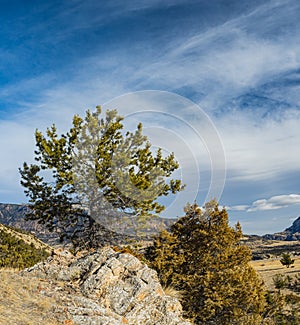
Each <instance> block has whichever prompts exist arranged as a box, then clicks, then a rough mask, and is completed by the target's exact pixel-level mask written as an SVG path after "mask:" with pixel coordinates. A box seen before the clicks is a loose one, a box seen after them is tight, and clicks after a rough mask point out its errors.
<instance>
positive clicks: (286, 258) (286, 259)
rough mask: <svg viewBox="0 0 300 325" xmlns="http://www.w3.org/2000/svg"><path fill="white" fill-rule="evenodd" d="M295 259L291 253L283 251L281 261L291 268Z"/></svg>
mask: <svg viewBox="0 0 300 325" xmlns="http://www.w3.org/2000/svg"><path fill="white" fill-rule="evenodd" d="M294 262H295V260H292V258H291V255H290V254H289V253H283V254H282V258H281V260H280V263H281V264H282V265H285V266H286V267H287V268H289V267H290V266H291V265H292V264H294Z"/></svg>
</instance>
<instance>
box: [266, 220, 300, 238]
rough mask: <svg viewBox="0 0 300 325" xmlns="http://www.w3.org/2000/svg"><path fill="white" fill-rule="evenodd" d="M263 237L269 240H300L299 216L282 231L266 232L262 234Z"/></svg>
mask: <svg viewBox="0 0 300 325" xmlns="http://www.w3.org/2000/svg"><path fill="white" fill-rule="evenodd" d="M263 238H264V239H271V240H287V241H290V240H300V217H298V218H297V219H296V220H295V221H294V222H293V224H292V225H291V226H290V227H288V228H286V229H285V230H284V231H282V232H278V233H275V234H267V235H264V236H263Z"/></svg>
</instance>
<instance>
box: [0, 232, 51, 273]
mask: <svg viewBox="0 0 300 325" xmlns="http://www.w3.org/2000/svg"><path fill="white" fill-rule="evenodd" d="M15 233H16V231H15V230H14V232H11V231H10V229H8V228H6V227H4V226H1V228H0V267H12V268H19V269H22V268H26V267H30V266H33V265H34V264H36V263H38V262H40V261H41V260H44V259H46V258H47V257H48V256H49V252H47V251H46V249H45V248H44V247H40V248H37V247H35V244H34V242H31V243H30V244H29V243H28V242H26V241H25V240H23V239H22V234H21V233H20V235H19V236H16V235H15Z"/></svg>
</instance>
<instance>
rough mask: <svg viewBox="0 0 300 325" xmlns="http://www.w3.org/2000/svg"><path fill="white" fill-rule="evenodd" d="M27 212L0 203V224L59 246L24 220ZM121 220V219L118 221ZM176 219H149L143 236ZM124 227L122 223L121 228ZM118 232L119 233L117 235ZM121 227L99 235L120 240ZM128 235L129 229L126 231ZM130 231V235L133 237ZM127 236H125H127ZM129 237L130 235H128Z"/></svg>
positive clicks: (39, 227) (54, 236) (36, 225)
mask: <svg viewBox="0 0 300 325" xmlns="http://www.w3.org/2000/svg"><path fill="white" fill-rule="evenodd" d="M28 211H29V207H28V206H27V205H26V204H9V203H0V224H3V225H7V226H10V227H14V228H18V229H22V230H25V231H27V232H30V233H33V234H34V235H35V236H36V237H38V238H39V239H41V240H42V241H43V242H45V243H47V244H49V245H57V244H59V236H58V235H57V234H56V233H55V232H53V233H51V232H50V231H48V230H47V229H46V227H45V226H43V225H41V224H39V223H38V222H37V221H35V220H25V217H26V213H27V212H28ZM119 220H121V219H119ZM176 220H177V219H166V218H154V219H151V220H150V221H149V222H148V224H147V226H146V227H145V228H144V231H145V234H147V235H148V236H151V235H153V234H155V233H158V232H159V231H161V230H162V229H166V228H169V227H170V226H171V225H172V224H173V223H174V222H176ZM124 227H126V224H125V223H124V225H123V228H124ZM118 230H119V232H120V233H118ZM123 230H124V229H122V225H121V223H120V222H118V223H117V224H116V225H115V229H114V228H113V227H112V228H111V229H110V230H109V229H107V231H105V229H104V228H103V232H102V233H101V236H102V237H105V236H107V237H109V236H113V237H115V239H118V240H121V238H122V237H124V236H125V231H124V235H123ZM127 231H128V232H129V233H130V231H131V230H130V229H127ZM133 231H134V230H133V229H132V235H133V236H134V233H133ZM127 235H128V234H126V236H127ZM129 236H130V234H129Z"/></svg>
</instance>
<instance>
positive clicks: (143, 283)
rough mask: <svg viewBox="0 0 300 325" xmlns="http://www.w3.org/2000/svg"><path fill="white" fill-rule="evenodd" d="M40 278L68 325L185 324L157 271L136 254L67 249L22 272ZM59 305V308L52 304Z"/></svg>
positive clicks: (45, 291) (180, 310)
mask: <svg viewBox="0 0 300 325" xmlns="http://www.w3.org/2000/svg"><path fill="white" fill-rule="evenodd" d="M23 274H27V275H29V274H30V275H31V276H35V277H39V278H44V279H45V281H47V283H48V284H49V283H50V285H48V286H45V288H42V289H41V290H43V292H44V293H45V295H56V297H57V299H58V300H59V301H60V304H61V308H62V309H63V310H64V311H65V314H66V315H67V318H68V319H69V321H70V324H78V325H79V324H80V325H84V324H91V325H92V324H95V325H106V324H107V325H114V324H131V325H139V324H140V325H154V324H156V325H177V324H178V325H188V324H190V323H189V322H188V321H186V320H184V319H183V318H182V307H181V304H180V303H179V301H178V300H177V299H176V298H175V297H171V296H168V295H166V294H165V292H164V291H163V289H162V287H161V285H160V283H159V280H158V277H157V273H156V272H155V271H154V270H152V269H150V268H149V267H148V266H147V265H145V264H143V263H142V262H141V261H139V260H138V259H137V258H136V257H134V256H132V255H130V254H127V253H119V252H116V251H114V250H113V249H112V248H110V247H104V248H102V249H100V250H97V251H95V252H93V253H89V254H86V255H85V256H82V257H74V256H73V255H71V254H70V253H67V251H63V252H61V253H59V254H55V255H54V256H51V257H49V258H48V259H47V260H46V261H44V262H41V263H38V264H36V265H35V266H33V267H32V268H29V269H26V270H25V271H23ZM57 308H60V307H57Z"/></svg>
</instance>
